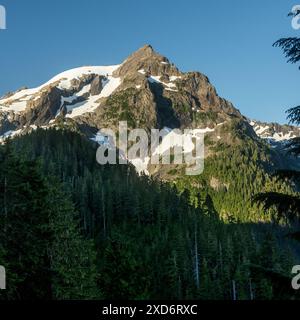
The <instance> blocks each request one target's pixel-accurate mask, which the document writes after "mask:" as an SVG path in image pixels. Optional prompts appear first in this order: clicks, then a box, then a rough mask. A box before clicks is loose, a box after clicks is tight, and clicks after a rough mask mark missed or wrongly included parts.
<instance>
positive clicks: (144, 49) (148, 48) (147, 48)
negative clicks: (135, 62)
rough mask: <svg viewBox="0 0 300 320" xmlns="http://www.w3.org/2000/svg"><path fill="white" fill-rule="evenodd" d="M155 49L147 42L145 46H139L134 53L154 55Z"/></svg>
mask: <svg viewBox="0 0 300 320" xmlns="http://www.w3.org/2000/svg"><path fill="white" fill-rule="evenodd" d="M154 52H155V51H154V49H153V47H152V46H151V45H150V44H145V45H144V46H143V47H141V48H139V49H138V50H137V51H136V52H134V53H133V54H144V55H152V54H153V53H154Z"/></svg>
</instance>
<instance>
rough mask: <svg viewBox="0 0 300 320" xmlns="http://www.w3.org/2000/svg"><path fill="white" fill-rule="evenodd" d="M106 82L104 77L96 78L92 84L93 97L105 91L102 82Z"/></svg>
mask: <svg viewBox="0 0 300 320" xmlns="http://www.w3.org/2000/svg"><path fill="white" fill-rule="evenodd" d="M103 80H105V78H104V77H102V76H96V77H95V78H94V79H93V81H92V82H91V91H90V92H91V95H92V96H96V95H98V94H100V93H101V91H102V90H103V84H102V81H103Z"/></svg>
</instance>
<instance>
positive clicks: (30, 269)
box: [0, 129, 297, 300]
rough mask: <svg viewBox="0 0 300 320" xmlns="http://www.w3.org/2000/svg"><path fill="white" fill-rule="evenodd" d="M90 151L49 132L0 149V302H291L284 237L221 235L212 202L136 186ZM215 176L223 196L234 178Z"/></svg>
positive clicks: (127, 169) (291, 249)
mask: <svg viewBox="0 0 300 320" xmlns="http://www.w3.org/2000/svg"><path fill="white" fill-rule="evenodd" d="M96 147H97V146H96V145H95V144H94V143H93V142H91V141H88V140H87V139H86V138H85V137H84V136H82V135H81V134H79V133H75V132H71V131H68V130H57V129H48V130H41V129H39V130H36V131H35V132H32V133H31V134H27V135H24V136H21V137H18V138H16V139H14V140H13V141H9V142H8V143H6V144H5V145H3V146H1V149H0V202H1V205H0V224H1V228H0V239H1V242H0V243H1V246H0V258H1V261H3V263H2V264H3V265H6V266H7V274H8V280H7V281H8V286H7V287H8V290H7V291H6V292H5V294H3V293H2V292H1V298H2V299H95V298H98V299H99V298H100V299H106V298H121V299H228V300H232V299H291V298H294V296H293V294H294V293H293V292H291V291H290V275H289V271H290V270H291V267H292V266H293V265H294V264H295V261H296V260H297V255H296V252H295V246H294V244H293V243H292V242H291V240H287V239H286V238H285V237H284V235H285V234H286V230H285V228H287V227H284V226H282V227H278V226H276V225H274V224H271V222H268V223H264V224H259V223H246V222H245V221H246V220H247V219H246V218H245V219H240V221H239V220H238V219H235V217H233V219H232V221H231V222H234V223H228V220H230V219H227V220H226V219H225V220H223V219H221V218H220V216H221V217H222V212H220V208H221V207H222V206H221V202H222V201H223V200H222V199H224V198H222V197H223V193H222V192H220V193H218V194H219V195H217V194H215V195H214V194H211V192H207V191H208V190H205V188H204V189H203V188H202V189H201V190H200V191H198V192H197V188H194V189H191V188H190V191H188V190H186V189H185V188H184V187H183V185H182V184H181V185H180V186H179V185H177V186H175V185H174V184H172V185H171V184H168V183H164V182H161V181H158V180H155V179H154V178H150V177H147V176H138V175H137V173H136V171H135V169H134V168H133V167H132V166H125V165H113V166H108V165H107V166H100V165H98V164H97V162H96V160H95V155H96ZM224 157H225V156H224ZM245 157H246V158H248V155H245ZM232 159H233V160H232V163H231V165H237V166H239V164H238V157H235V156H234V155H233V156H232ZM241 161H242V160H241ZM245 165H247V164H245ZM215 166H216V167H220V166H221V167H222V166H223V170H220V171H219V172H220V173H219V175H221V176H223V177H224V181H223V182H224V186H225V187H224V188H225V189H226V185H225V183H227V180H231V181H230V183H231V182H232V179H233V178H234V177H230V176H226V172H227V171H226V166H227V163H226V162H224V161H221V160H220V163H219V164H218V162H217V163H216V164H215ZM214 168H215V167H214V166H213V165H211V164H208V169H207V170H208V171H209V172H212V171H213V170H214ZM239 168H240V167H239ZM248 172H249V175H253V174H254V173H255V172H256V170H255V168H251V166H249V167H248ZM255 174H257V177H256V180H257V181H258V185H259V184H261V183H262V182H261V181H259V179H258V177H259V174H260V173H259V172H256V173H255ZM204 177H205V176H204ZM225 178H226V179H225ZM203 179H204V178H203ZM244 179H247V178H243V176H242V175H240V178H239V180H237V182H236V184H235V186H236V188H241V189H243V188H244V187H245V185H247V184H248V181H247V180H244ZM261 179H263V178H261ZM225 180H226V181H225ZM264 184H265V181H264ZM221 187H222V186H221ZM221 187H220V188H221ZM241 189H240V190H241ZM245 190H247V189H245ZM254 191H255V190H254ZM224 192H225V191H224ZM234 192H236V189H233V191H232V192H231V193H230V196H231V197H233V193H234ZM245 192H247V191H245ZM251 193H252V191H251V190H250V191H249V196H250V194H251ZM242 194H243V193H241V195H242ZM241 195H239V196H237V197H236V198H235V199H234V201H235V203H236V205H237V207H238V208H242V207H243V202H242V198H241V197H242V196H241ZM239 201H240V202H239ZM230 203H232V202H230ZM225 204H226V203H225ZM247 209H248V208H247V207H245V212H246V210H247ZM221 211H222V210H221ZM247 214H248V213H247ZM245 215H246V213H245ZM248 221H249V220H248Z"/></svg>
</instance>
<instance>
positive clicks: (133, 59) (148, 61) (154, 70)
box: [115, 44, 179, 77]
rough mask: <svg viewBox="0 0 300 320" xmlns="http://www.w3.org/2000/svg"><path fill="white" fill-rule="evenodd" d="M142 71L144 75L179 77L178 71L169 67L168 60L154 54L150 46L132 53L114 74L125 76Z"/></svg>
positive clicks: (156, 53) (173, 67)
mask: <svg viewBox="0 0 300 320" xmlns="http://www.w3.org/2000/svg"><path fill="white" fill-rule="evenodd" d="M140 70H143V72H144V73H145V74H152V75H155V76H158V75H164V74H168V75H171V76H172V75H179V71H178V69H177V68H176V67H175V66H173V65H171V64H170V62H169V60H168V59H167V58H166V57H164V56H163V55H161V54H159V53H158V52H156V51H155V50H154V49H153V47H152V46H151V45H150V44H146V45H144V46H143V47H141V48H140V49H138V50H137V51H135V52H133V53H132V54H131V55H130V56H129V57H128V58H127V59H126V60H125V61H124V62H123V64H122V66H121V67H120V68H119V69H118V70H117V71H116V72H115V75H116V76H121V77H122V76H123V77H124V76H126V75H128V74H132V73H137V72H138V71H140Z"/></svg>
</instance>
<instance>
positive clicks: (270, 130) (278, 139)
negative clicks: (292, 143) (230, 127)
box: [249, 120, 300, 146]
mask: <svg viewBox="0 0 300 320" xmlns="http://www.w3.org/2000/svg"><path fill="white" fill-rule="evenodd" d="M249 123H250V125H251V126H252V127H253V129H254V131H255V133H256V134H257V136H258V137H260V138H262V139H265V140H267V141H268V142H269V143H270V144H271V145H275V146H277V145H279V144H285V143H286V142H288V141H289V140H291V139H293V138H296V137H299V136H300V128H299V127H294V126H290V125H280V124H277V123H263V122H259V121H254V120H252V121H250V122H249Z"/></svg>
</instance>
